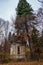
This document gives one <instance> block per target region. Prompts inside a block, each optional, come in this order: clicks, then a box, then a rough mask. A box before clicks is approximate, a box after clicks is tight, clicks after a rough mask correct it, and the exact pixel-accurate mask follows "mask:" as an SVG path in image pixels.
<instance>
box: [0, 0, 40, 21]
mask: <svg viewBox="0 0 43 65" xmlns="http://www.w3.org/2000/svg"><path fill="white" fill-rule="evenodd" d="M27 1H28V2H29V3H30V4H31V7H32V8H33V9H34V10H35V11H36V10H38V8H39V7H40V3H39V2H38V1H37V0H27ZM18 2H19V0H0V18H3V19H5V20H10V19H11V17H12V16H14V17H15V16H16V12H15V8H16V7H17V4H18Z"/></svg>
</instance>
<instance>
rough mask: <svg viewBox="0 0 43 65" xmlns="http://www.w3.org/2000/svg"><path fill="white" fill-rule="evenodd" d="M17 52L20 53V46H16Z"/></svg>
mask: <svg viewBox="0 0 43 65" xmlns="http://www.w3.org/2000/svg"><path fill="white" fill-rule="evenodd" d="M18 54H20V47H19V46H18Z"/></svg>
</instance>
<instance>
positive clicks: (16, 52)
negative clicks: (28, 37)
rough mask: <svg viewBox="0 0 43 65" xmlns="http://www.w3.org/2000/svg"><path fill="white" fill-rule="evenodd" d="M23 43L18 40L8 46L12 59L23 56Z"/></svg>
mask: <svg viewBox="0 0 43 65" xmlns="http://www.w3.org/2000/svg"><path fill="white" fill-rule="evenodd" d="M25 51H26V50H25V44H22V43H21V42H20V41H18V42H15V43H13V44H11V48H10V57H11V58H12V59H14V58H16V59H22V58H25Z"/></svg>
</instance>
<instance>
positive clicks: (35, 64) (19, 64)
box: [0, 61, 43, 65]
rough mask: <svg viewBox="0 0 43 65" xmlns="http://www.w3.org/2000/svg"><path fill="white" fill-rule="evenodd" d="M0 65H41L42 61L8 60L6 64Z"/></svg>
mask: <svg viewBox="0 0 43 65" xmlns="http://www.w3.org/2000/svg"><path fill="white" fill-rule="evenodd" d="M0 65H43V62H37V61H34V62H10V63H6V64H0Z"/></svg>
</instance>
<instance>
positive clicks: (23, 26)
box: [15, 0, 35, 56]
mask: <svg viewBox="0 0 43 65" xmlns="http://www.w3.org/2000/svg"><path fill="white" fill-rule="evenodd" d="M16 13H17V17H16V21H15V28H16V30H17V33H18V35H19V34H21V32H22V33H25V32H26V34H27V37H28V41H29V47H30V52H31V56H32V47H31V43H32V41H31V36H29V29H30V26H31V22H30V21H31V20H34V18H35V16H34V15H33V9H32V8H31V6H30V4H29V3H28V2H27V1H26V0H19V3H18V6H17V8H16ZM28 22H29V23H28Z"/></svg>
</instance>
